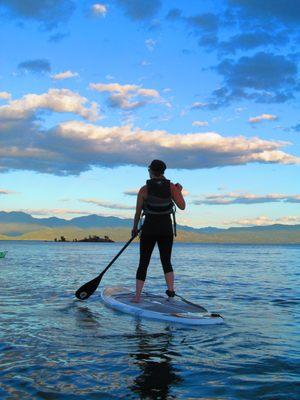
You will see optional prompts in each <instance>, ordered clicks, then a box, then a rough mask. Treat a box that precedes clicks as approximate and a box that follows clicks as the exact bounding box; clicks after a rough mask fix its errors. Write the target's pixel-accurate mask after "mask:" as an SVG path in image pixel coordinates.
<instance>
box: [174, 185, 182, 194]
mask: <svg viewBox="0 0 300 400" xmlns="http://www.w3.org/2000/svg"><path fill="white" fill-rule="evenodd" d="M175 186H176V189H177V190H179V192H181V191H182V186H181V185H180V183H176V185H175Z"/></svg>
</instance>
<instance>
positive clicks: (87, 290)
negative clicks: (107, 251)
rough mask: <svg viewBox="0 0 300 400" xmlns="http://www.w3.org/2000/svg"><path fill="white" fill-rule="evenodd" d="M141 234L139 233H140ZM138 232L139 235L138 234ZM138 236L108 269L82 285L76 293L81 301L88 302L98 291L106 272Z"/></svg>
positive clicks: (127, 244) (129, 241) (113, 260)
mask: <svg viewBox="0 0 300 400" xmlns="http://www.w3.org/2000/svg"><path fill="white" fill-rule="evenodd" d="M138 232H139V231H138ZM138 232H137V233H138ZM136 236H137V234H136V235H134V236H132V237H131V239H130V240H128V242H127V243H126V244H125V246H124V247H123V248H122V249H121V250H120V251H119V253H118V254H117V255H116V256H115V257H114V258H113V259H112V260H111V262H110V263H109V264H108V266H107V267H106V268H104V270H103V271H102V272H101V273H100V274H99V275H98V276H97V277H96V278H94V279H92V280H91V281H89V282H87V283H85V284H84V285H82V286H81V287H80V288H79V289H78V290H77V291H76V293H75V296H76V297H77V299H79V300H86V299H88V298H89V297H90V296H91V295H92V294H93V293H94V292H95V290H96V289H97V287H98V286H99V283H100V282H101V279H102V277H103V275H104V274H105V272H106V271H107V270H108V269H109V268H110V267H111V266H112V265H113V263H114V262H115V261H116V259H117V258H118V257H119V256H120V255H121V254H122V253H123V251H124V250H125V249H126V247H128V246H129V245H130V243H131V242H132V241H133V239H134V238H136Z"/></svg>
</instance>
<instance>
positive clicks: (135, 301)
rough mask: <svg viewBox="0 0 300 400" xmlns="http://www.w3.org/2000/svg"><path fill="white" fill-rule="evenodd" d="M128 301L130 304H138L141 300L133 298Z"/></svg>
mask: <svg viewBox="0 0 300 400" xmlns="http://www.w3.org/2000/svg"><path fill="white" fill-rule="evenodd" d="M130 301H131V302H132V303H140V301H141V298H140V297H136V296H134V297H133V298H132V299H131V300H130Z"/></svg>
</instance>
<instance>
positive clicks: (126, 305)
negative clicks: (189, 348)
mask: <svg viewBox="0 0 300 400" xmlns="http://www.w3.org/2000/svg"><path fill="white" fill-rule="evenodd" d="M133 296H134V293H133V291H132V290H130V289H129V288H127V287H122V286H113V287H106V288H104V289H103V290H102V292H101V298H102V300H103V302H104V304H106V305H107V306H109V307H111V308H113V309H115V310H118V311H121V312H124V313H126V314H133V315H136V316H138V317H143V318H149V319H156V320H161V321H170V322H176V323H180V324H185V325H215V324H222V323H223V318H222V317H221V316H220V315H219V314H214V313H210V312H208V311H207V310H206V309H205V308H204V307H203V308H202V307H201V308H200V309H199V307H196V306H193V305H191V304H186V303H185V302H184V301H182V300H181V299H179V298H178V297H175V298H174V297H173V298H168V297H167V296H162V295H156V294H151V293H147V292H143V293H142V296H141V302H140V303H133V302H132V301H131V299H132V298H133Z"/></svg>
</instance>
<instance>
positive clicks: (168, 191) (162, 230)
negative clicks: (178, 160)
mask: <svg viewBox="0 0 300 400" xmlns="http://www.w3.org/2000/svg"><path fill="white" fill-rule="evenodd" d="M166 168H167V166H166V164H165V163H164V162H163V161H161V160H153V161H152V162H151V164H150V165H149V167H148V171H149V175H150V179H148V180H147V183H146V185H145V186H143V187H141V189H140V190H139V193H138V197H137V203H136V212H135V216H134V222H133V228H132V235H133V236H135V235H137V233H138V225H139V222H140V220H141V215H142V216H145V220H144V223H143V225H142V228H141V236H140V261H139V266H138V269H137V272H136V293H135V296H134V298H133V299H132V300H133V301H134V302H136V303H138V302H139V301H140V297H141V293H142V290H143V286H144V283H145V280H146V275H147V268H148V265H149V263H150V258H151V255H152V251H153V249H154V246H155V244H156V243H157V245H158V249H159V253H160V259H161V263H162V267H163V270H164V274H165V280H166V283H167V286H168V290H167V291H166V293H167V295H168V296H170V297H174V295H175V292H174V272H173V268H172V264H171V253H172V247H173V236H174V235H176V222H175V204H176V206H177V207H178V208H180V209H181V210H184V209H185V201H184V198H183V196H182V186H181V185H180V184H179V183H176V184H174V183H172V182H170V181H169V180H168V179H166V178H165V176H164V172H165V170H166ZM174 203H175V204H174ZM171 214H172V215H173V220H174V231H173V227H172V219H171Z"/></svg>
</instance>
